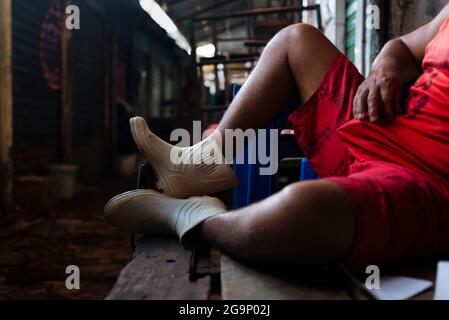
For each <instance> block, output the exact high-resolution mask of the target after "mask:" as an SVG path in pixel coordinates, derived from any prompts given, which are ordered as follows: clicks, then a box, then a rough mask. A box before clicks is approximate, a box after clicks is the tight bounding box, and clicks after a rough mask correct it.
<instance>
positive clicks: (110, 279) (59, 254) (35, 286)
mask: <svg viewBox="0 0 449 320" xmlns="http://www.w3.org/2000/svg"><path fill="white" fill-rule="evenodd" d="M125 189H128V190H129V184H128V185H126V184H124V183H120V182H118V181H114V182H110V183H105V184H104V186H103V187H99V188H97V189H96V190H90V191H89V192H86V191H84V192H81V193H79V194H78V195H76V196H75V198H74V199H73V200H70V201H65V202H63V203H60V204H58V205H56V206H55V208H53V209H51V210H48V212H45V213H43V214H38V215H37V214H30V213H20V212H19V213H16V214H14V215H12V216H9V217H6V218H4V219H2V221H1V222H0V230H1V232H0V299H103V298H104V297H105V296H106V295H107V294H108V293H109V291H110V290H111V288H112V286H113V285H114V283H115V280H116V279H117V277H118V275H119V273H120V270H121V269H122V268H124V267H125V265H126V263H127V262H128V260H129V258H130V255H131V249H130V245H129V236H128V235H126V234H124V233H121V232H120V231H118V230H117V229H115V228H112V227H110V226H108V225H107V224H106V222H105V221H104V219H103V207H104V204H105V203H106V201H107V200H108V199H109V198H110V197H111V196H113V195H115V194H117V193H119V192H121V191H124V190H125ZM69 265H76V266H78V267H79V268H80V273H81V289H80V290H79V291H69V290H67V288H66V286H65V280H66V277H67V275H66V274H65V269H66V267H67V266H69Z"/></svg>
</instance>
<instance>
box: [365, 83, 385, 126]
mask: <svg viewBox="0 0 449 320" xmlns="http://www.w3.org/2000/svg"><path fill="white" fill-rule="evenodd" d="M381 105H382V100H381V94H380V89H379V87H378V86H373V87H372V88H371V90H370V92H369V95H368V114H369V120H370V121H371V122H378V121H379V110H380V109H381Z"/></svg>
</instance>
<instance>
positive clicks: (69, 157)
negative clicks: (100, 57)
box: [60, 0, 73, 164]
mask: <svg viewBox="0 0 449 320" xmlns="http://www.w3.org/2000/svg"><path fill="white" fill-rule="evenodd" d="M70 3H71V1H70V0H66V1H65V6H64V8H63V10H64V12H65V8H66V7H68V6H69V5H70ZM64 16H65V15H64ZM65 21H66V19H64V21H63V23H62V30H61V37H62V39H61V53H62V60H61V61H62V86H61V88H62V89H61V141H60V144H61V154H60V157H61V163H64V164H71V163H72V161H73V134H72V127H73V125H72V115H73V83H72V75H71V69H72V56H71V52H72V32H71V30H69V29H68V28H66V25H65Z"/></svg>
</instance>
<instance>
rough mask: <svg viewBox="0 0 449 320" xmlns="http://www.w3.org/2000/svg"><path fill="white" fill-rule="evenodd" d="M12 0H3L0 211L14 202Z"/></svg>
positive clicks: (0, 12) (0, 24)
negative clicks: (12, 154) (12, 153)
mask: <svg viewBox="0 0 449 320" xmlns="http://www.w3.org/2000/svg"><path fill="white" fill-rule="evenodd" d="M12 85H13V84H12V0H2V1H0V197H1V199H0V214H4V213H5V212H6V211H8V210H9V209H10V207H11V203H12V192H13V183H12V160H11V148H12V143H13V122H12V107H13V91H12Z"/></svg>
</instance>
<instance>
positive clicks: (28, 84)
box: [13, 0, 60, 174]
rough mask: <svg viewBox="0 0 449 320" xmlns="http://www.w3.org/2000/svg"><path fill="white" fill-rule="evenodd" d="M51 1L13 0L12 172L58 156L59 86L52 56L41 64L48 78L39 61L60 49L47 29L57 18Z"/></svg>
mask: <svg viewBox="0 0 449 320" xmlns="http://www.w3.org/2000/svg"><path fill="white" fill-rule="evenodd" d="M53 2H54V1H52V0H39V1H33V2H32V4H31V3H30V1H29V0H14V1H13V86H14V93H13V95H14V108H13V117H14V160H15V169H16V172H17V173H18V174H22V173H25V172H33V171H36V170H39V169H42V167H43V166H45V164H49V163H55V162H57V160H58V143H59V106H60V91H59V90H57V88H56V89H55V86H57V82H58V79H57V76H56V77H55V76H54V75H55V72H56V73H57V69H58V61H57V60H54V61H55V64H54V65H51V66H49V68H50V70H47V76H48V77H49V79H50V80H49V81H48V79H46V78H45V77H44V71H43V65H44V64H45V61H50V60H51V59H50V57H51V56H57V55H58V53H59V54H60V48H59V49H58V41H57V31H56V30H54V29H52V26H54V25H55V24H57V22H56V21H55V20H54V19H53V18H54V17H55V15H54V14H53V13H54V12H51V11H50V10H52V9H51V8H52V6H51V5H52V3H53ZM53 8H55V7H54V6H53ZM46 17H47V19H46ZM43 41H47V45H43V43H42V42H43ZM58 50H59V51H58ZM47 59H48V60H47ZM51 84H53V89H52V88H51Z"/></svg>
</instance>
